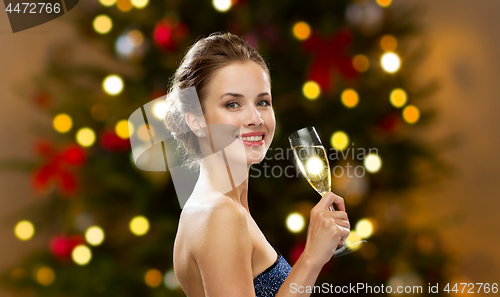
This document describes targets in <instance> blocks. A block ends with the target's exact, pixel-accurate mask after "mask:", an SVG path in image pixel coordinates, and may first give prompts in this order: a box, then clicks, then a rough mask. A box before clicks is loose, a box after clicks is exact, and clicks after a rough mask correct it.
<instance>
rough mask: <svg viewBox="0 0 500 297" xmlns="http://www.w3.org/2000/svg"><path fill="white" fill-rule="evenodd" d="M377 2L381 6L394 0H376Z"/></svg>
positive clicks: (387, 4) (385, 5)
mask: <svg viewBox="0 0 500 297" xmlns="http://www.w3.org/2000/svg"><path fill="white" fill-rule="evenodd" d="M376 1H377V4H378V5H380V6H381V7H387V6H389V5H391V3H392V0H376Z"/></svg>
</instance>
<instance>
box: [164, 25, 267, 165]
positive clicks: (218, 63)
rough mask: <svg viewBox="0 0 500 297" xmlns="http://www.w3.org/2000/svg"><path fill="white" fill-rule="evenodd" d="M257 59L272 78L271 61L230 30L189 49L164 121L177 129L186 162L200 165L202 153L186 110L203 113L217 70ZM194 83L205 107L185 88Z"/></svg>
mask: <svg viewBox="0 0 500 297" xmlns="http://www.w3.org/2000/svg"><path fill="white" fill-rule="evenodd" d="M246 61H253V62H255V63H257V64H258V65H260V66H261V67H262V69H263V70H264V71H265V72H266V74H267V77H268V78H269V82H271V76H270V73H269V68H268V66H267V63H266V62H265V61H264V59H263V58H262V57H261V55H260V54H259V53H258V52H257V50H255V49H254V48H253V47H251V46H250V45H248V44H247V43H246V42H245V41H244V40H243V39H242V38H241V37H239V36H237V35H234V34H231V33H229V32H227V33H222V32H216V33H212V34H210V36H208V37H203V38H201V39H199V40H198V41H196V42H195V43H194V44H193V45H192V46H191V47H190V48H189V49H188V51H187V53H186V55H185V56H184V58H183V59H182V62H181V64H180V66H179V67H178V68H177V70H176V71H175V74H174V75H173V76H172V78H171V80H170V86H169V91H168V94H167V97H166V99H165V102H166V104H167V112H166V115H165V118H164V123H165V126H166V127H167V129H169V130H170V131H171V132H173V135H175V138H176V139H177V141H178V142H179V144H180V147H181V153H182V155H183V156H184V157H185V159H186V160H185V161H186V162H185V163H184V166H186V167H188V168H194V167H198V166H199V159H200V157H201V152H200V147H199V144H198V138H197V137H196V136H195V134H194V133H193V132H192V131H191V129H190V128H189V126H188V125H187V123H186V118H185V115H186V113H188V112H189V113H193V114H195V115H197V116H201V112H204V111H205V106H204V101H205V98H207V95H208V85H209V83H210V80H211V79H212V78H213V77H214V75H215V73H216V71H217V70H219V69H221V68H223V67H225V66H228V65H229V64H231V63H234V62H246ZM190 87H194V88H195V89H196V92H197V94H198V98H199V100H200V105H201V109H202V110H197V109H196V108H195V107H193V106H192V104H190V102H189V100H187V99H186V96H181V95H180V92H179V91H181V90H184V89H187V88H190Z"/></svg>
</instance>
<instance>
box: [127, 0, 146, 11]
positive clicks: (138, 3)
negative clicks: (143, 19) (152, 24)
mask: <svg viewBox="0 0 500 297" xmlns="http://www.w3.org/2000/svg"><path fill="white" fill-rule="evenodd" d="M131 2H132V6H134V7H135V8H138V9H142V8H144V7H146V6H147V5H148V4H149V0H132V1H131Z"/></svg>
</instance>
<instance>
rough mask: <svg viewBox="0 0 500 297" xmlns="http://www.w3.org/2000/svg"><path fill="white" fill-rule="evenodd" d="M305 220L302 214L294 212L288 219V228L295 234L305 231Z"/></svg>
mask: <svg viewBox="0 0 500 297" xmlns="http://www.w3.org/2000/svg"><path fill="white" fill-rule="evenodd" d="M304 226H305V220H304V217H303V216H302V214H300V213H298V212H292V213H291V214H289V215H288V216H287V218H286V227H287V228H288V230H290V231H291V232H293V233H298V232H300V231H302V230H303V229H304Z"/></svg>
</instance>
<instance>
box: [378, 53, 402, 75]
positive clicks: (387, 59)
mask: <svg viewBox="0 0 500 297" xmlns="http://www.w3.org/2000/svg"><path fill="white" fill-rule="evenodd" d="M380 63H381V64H382V68H384V70H385V71H386V72H389V73H394V72H396V71H398V70H399V67H400V66H401V60H400V59H399V56H398V55H396V54H395V53H393V52H387V53H385V54H383V55H382V58H381V59H380Z"/></svg>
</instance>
